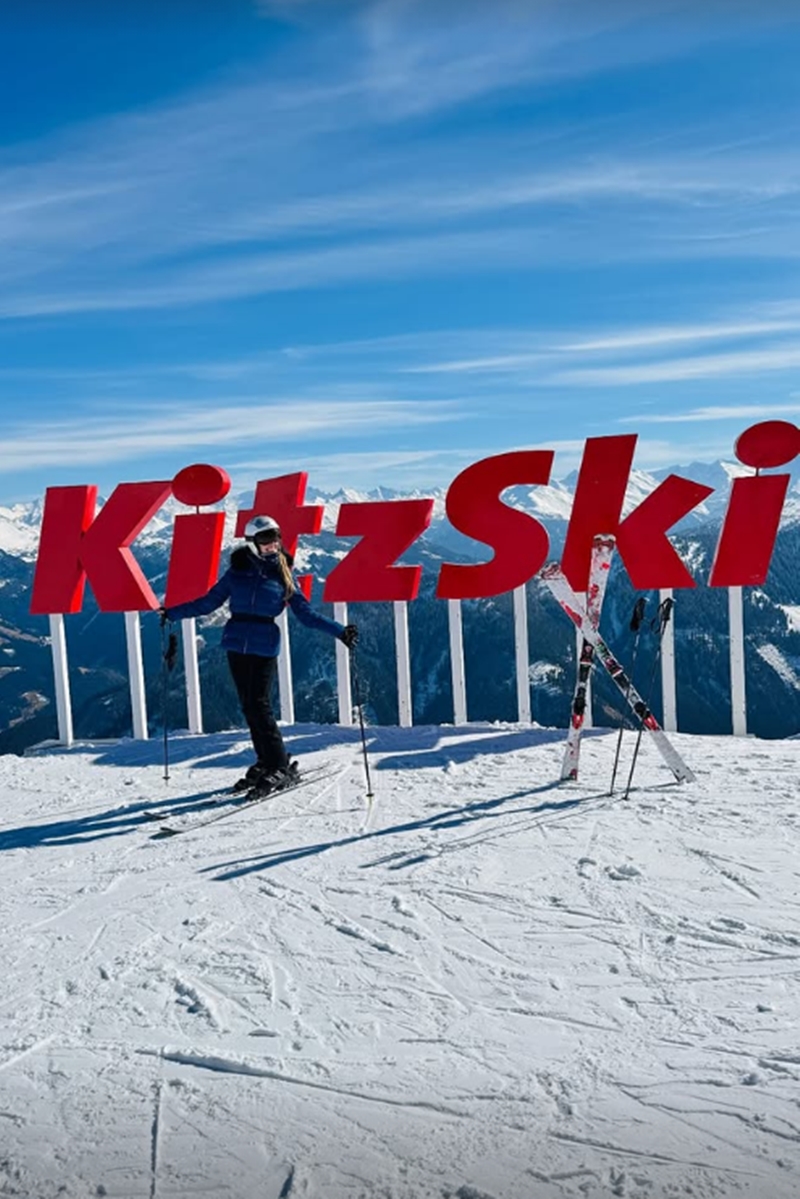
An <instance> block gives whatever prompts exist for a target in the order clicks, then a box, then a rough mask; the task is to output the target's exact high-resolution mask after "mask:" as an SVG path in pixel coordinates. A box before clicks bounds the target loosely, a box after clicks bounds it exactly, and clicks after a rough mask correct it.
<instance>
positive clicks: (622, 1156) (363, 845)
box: [0, 726, 800, 1199]
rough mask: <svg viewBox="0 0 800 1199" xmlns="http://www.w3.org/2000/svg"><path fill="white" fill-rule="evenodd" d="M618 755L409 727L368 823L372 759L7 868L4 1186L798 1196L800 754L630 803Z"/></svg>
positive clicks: (106, 790) (511, 732)
mask: <svg viewBox="0 0 800 1199" xmlns="http://www.w3.org/2000/svg"><path fill="white" fill-rule="evenodd" d="M334 735H335V734H334V733H333V732H331V733H329V734H328V736H329V737H333V736H334ZM213 740H214V739H213V738H211V739H209V741H211V742H212V743H213ZM614 742H615V739H614V737H613V735H608V736H605V737H604V736H597V735H595V736H588V737H587V738H586V741H585V745H584V749H583V755H582V758H583V763H582V769H583V773H584V775H585V777H586V779H587V780H588V783H589V785H585V786H584V785H583V784H582V783H579V784H577V785H576V784H572V785H569V786H567V787H555V786H553V780H554V779H556V778H557V777H558V773H559V769H560V759H561V748H562V742H561V739H560V737H557V736H554V735H553V734H552V733H549V732H546V731H545V732H542V733H540V734H537V731H536V730H519V729H517V728H515V727H514V726H509V727H508V728H502V727H497V726H468V727H466V728H459V729H452V730H445V729H436V730H419V729H412V730H386V731H382V732H381V734H380V736H379V738H378V741H377V744H376V747H375V749H374V751H373V766H372V769H373V782H374V786H375V791H376V802H375V806H374V808H373V810H372V812H371V814H370V819H369V822H367V821H366V820H365V807H364V802H363V784H362V782H361V780H360V778H359V777H358V774H357V772H356V771H354V770H353V769H352V766H353V765H355V764H356V762H357V758H354V756H353V747H352V746H347V747H345V748H343V749H341V748H340V749H339V750H335V751H334V752H339V753H340V756H341V761H342V766H343V767H344V765H345V764H346V763H348V762H349V763H350V766H351V770H350V773H349V774H343V775H342V777H341V778H339V779H338V780H337V781H336V783H335V785H333V786H332V787H330V788H329V789H328V790H327V791H326V790H325V789H324V788H320V789H319V790H318V791H317V790H315V789H314V788H313V787H311V788H310V794H309V795H308V797H305V796H304V795H303V793H302V792H301V793H298V795H297V796H296V797H295V798H294V799H293V798H292V796H291V793H287V795H286V796H284V797H283V798H281V797H276V799H275V800H274V801H271V802H270V803H268V804H265V805H260V806H259V807H257V808H254V809H252V811H251V812H249V813H246V812H244V811H243V812H242V813H241V816H233V817H232V818H231V819H230V820H225V821H222V822H220V823H219V824H218V825H217V826H212V827H211V828H209V829H207V830H201V831H198V833H197V834H191V835H187V836H186V837H182V838H179V839H176V840H175V841H171V842H162V843H155V844H154V843H152V842H150V841H149V839H147V836H146V830H145V831H143V830H137V829H136V828H135V827H133V826H132V827H131V829H130V830H129V831H128V832H127V833H126V834H125V835H124V836H122V835H120V836H116V837H113V838H109V839H98V840H88V841H86V842H84V843H80V842H77V843H69V844H66V843H65V844H63V845H58V846H56V845H49V846H44V845H41V846H38V847H36V848H32V847H24V846H20V847H19V848H17V849H14V850H13V851H9V852H8V853H7V854H6V857H5V860H4V865H5V866H6V870H7V874H8V877H9V887H8V889H7V890H6V891H4V893H3V894H2V895H0V919H2V921H3V927H5V928H6V929H7V930H13V934H10V933H7V934H6V938H7V943H6V945H5V947H4V951H5V955H6V960H7V961H8V963H9V969H8V972H7V976H6V979H5V981H4V983H3V984H2V987H0V1015H2V1017H3V1019H4V1023H5V1025H6V1027H8V1028H10V1029H13V1032H12V1033H10V1034H6V1036H5V1037H3V1038H0V1129H2V1132H3V1134H4V1140H5V1141H7V1143H8V1148H7V1149H4V1150H3V1151H2V1152H0V1193H6V1192H7V1193H9V1194H17V1195H25V1194H30V1195H31V1196H34V1195H35V1196H36V1199H40V1197H41V1199H50V1196H51V1195H53V1196H54V1195H56V1194H57V1193H59V1191H58V1188H59V1186H60V1185H62V1183H63V1182H64V1180H65V1179H67V1183H68V1189H67V1190H66V1192H62V1193H66V1194H68V1195H69V1194H75V1195H84V1194H89V1193H92V1194H108V1195H114V1194H117V1195H120V1194H122V1195H125V1194H130V1195H134V1194H136V1195H148V1194H149V1196H150V1199H166V1196H178V1195H186V1194H200V1193H205V1192H207V1193H214V1194H215V1195H218V1196H220V1197H221V1199H250V1195H255V1194H258V1195H259V1196H260V1197H261V1196H263V1197H264V1199H288V1197H290V1196H291V1199H296V1197H297V1196H303V1197H304V1199H316V1197H317V1196H319V1197H320V1199H321V1197H322V1196H325V1199H353V1197H354V1196H364V1197H365V1199H366V1197H368V1199H373V1197H374V1199H420V1196H423V1195H424V1196H426V1197H427V1196H432V1197H433V1199H540V1197H541V1199H565V1197H568V1196H573V1197H575V1199H581V1196H586V1197H587V1199H601V1197H603V1199H604V1197H605V1196H609V1195H619V1196H626V1197H627V1199H662V1196H663V1197H664V1199H666V1197H668V1196H673V1195H674V1196H677V1195H678V1194H681V1193H689V1191H690V1190H691V1193H692V1194H694V1195H695V1196H699V1197H700V1199H722V1197H724V1199H728V1197H729V1196H736V1195H742V1196H755V1195H759V1196H760V1195H762V1194H769V1195H770V1197H771V1199H772V1197H774V1199H789V1196H790V1195H793V1194H794V1193H796V1190H797V1179H798V1177H799V1176H800V1119H798V1116H797V1111H798V1109H797V1104H796V1094H797V1090H796V1088H797V1082H798V1079H800V1054H798V1052H797V1045H796V1038H793V1036H792V1028H793V1027H794V1028H796V1022H797V1019H798V1016H800V1009H799V1008H798V1000H797V993H798V987H797V979H798V973H800V966H799V965H798V963H800V928H799V927H798V923H799V922H798V911H800V905H798V902H797V899H796V878H797V873H796V867H795V862H796V849H797V819H796V817H797V791H796V784H794V783H793V781H792V780H793V779H795V778H796V776H797V765H798V754H800V745H797V744H796V743H784V744H783V745H765V746H763V748H762V746H761V745H759V746H758V749H757V750H755V749H754V748H753V747H750V746H747V747H744V748H743V749H741V750H740V751H739V753H738V756H737V754H735V753H732V746H731V742H730V739H722V738H720V739H714V738H707V739H704V740H703V741H702V742H701V741H699V740H694V739H691V738H687V739H685V742H684V743H682V751H683V752H684V753H685V755H686V756H687V758H688V759H689V760H690V761H691V762H692V765H695V762H696V759H697V758H698V757H700V749H702V758H701V760H700V761H698V762H696V764H697V767H698V768H697V774H698V782H697V783H696V784H693V785H692V786H688V787H676V786H673V785H672V784H671V783H669V782H668V784H667V785H666V786H665V785H664V783H665V778H664V771H663V769H662V768H661V766H660V763H659V762H658V761H653V760H652V759H653V756H652V755H650V756H648V755H647V754H645V753H643V755H642V759H641V761H640V766H639V770H640V773H639V775H638V782H637V788H636V790H634V791H632V792H631V798H630V799H629V800H628V801H623V800H622V799H621V798H620V797H609V796H607V795H605V794H604V792H603V789H602V780H603V778H605V777H606V776H607V775H610V766H611V761H612V758H613V751H614ZM631 744H632V735H631V737H630V738H626V741H625V751H627V752H629V750H630V746H631ZM747 750H752V752H753V753H756V752H757V753H759V754H760V753H763V758H761V759H756V758H755V757H751V756H749V755H748V752H746V751H747ZM330 752H331V748H330V742H329V743H327V745H325V746H323V747H321V749H320V753H321V756H323V757H327V756H329V754H330ZM109 753H111V751H109ZM106 756H108V755H106ZM111 756H112V757H113V754H111ZM89 758H90V755H87V759H89ZM69 760H70V770H71V773H73V774H74V775H75V776H76V777H77V778H79V780H80V801H81V805H82V807H88V808H90V809H91V810H92V811H100V813H101V814H102V808H101V804H100V800H101V797H102V794H107V795H108V796H109V807H114V808H117V807H119V806H120V802H121V800H122V798H125V793H124V788H128V786H129V780H128V781H125V778H122V779H120V780H118V781H117V783H116V791H114V787H113V785H112V784H110V783H109V773H110V772H111V768H110V767H109V768H103V770H102V771H100V776H101V777H98V780H97V782H96V783H94V784H93V781H92V780H93V777H94V776H93V774H92V766H91V763H90V761H89V760H86V761H84V762H83V764H82V763H81V759H80V758H79V757H78V758H77V760H76V756H75V755H73V756H72V757H71V758H70V759H69ZM41 762H46V763H47V772H46V779H45V775H44V774H43V776H42V780H41V783H42V785H41V786H39V787H38V788H37V789H35V790H28V791H26V792H24V793H22V792H20V795H19V799H18V805H19V806H18V809H16V810H15V813H14V818H15V819H17V821H18V822H20V823H21V822H22V820H23V818H24V817H25V815H26V813H25V807H26V805H28V804H29V803H30V800H31V795H32V794H35V795H36V796H37V797H38V798H37V802H39V803H40V804H41V811H40V813H39V817H40V819H41V820H45V819H47V820H50V821H55V820H56V818H57V816H58V805H59V800H58V796H57V794H55V793H53V792H51V793H50V798H49V799H48V792H47V787H46V785H45V783H46V782H47V781H48V780H49V781H52V779H54V778H57V771H56V767H55V765H54V764H53V758H52V757H45V758H43V759H41ZM41 762H40V760H37V759H32V760H31V763H30V766H31V769H32V771H33V772H34V773H35V772H36V770H37V769H38V767H39V766H40V764H41ZM753 766H757V770H756V771H755V772H752V773H750V774H748V773H747V772H748V771H751V770H752V767H753ZM0 767H2V761H0ZM197 773H198V772H197V771H194V772H189V771H187V780H186V789H187V791H191V790H196V782H197V778H196V776H197ZM153 775H155V771H153ZM190 775H191V777H189V776H190ZM765 777H767V778H768V779H769V780H770V787H769V792H768V797H767V796H764V795H762V794H761V792H760V791H759V790H758V788H757V787H756V786H755V781H756V780H759V779H764V778H765ZM203 781H204V783H205V782H207V781H210V783H211V784H212V785H213V784H214V782H215V776H214V775H213V773H212V774H211V776H210V777H209V776H207V777H206V778H204V780H203ZM93 785H94V788H95V789H94V790H93ZM129 793H130V792H128V794H129ZM48 804H49V806H48ZM101 823H102V822H101ZM40 863H42V864H43V865H42V868H41V870H40V869H39V866H40ZM243 866H246V867H247V870H246V871H245V870H243V869H241V867H243ZM221 872H222V873H221ZM226 876H227V881H220V879H221V878H224V877H226ZM69 1187H71V1188H72V1189H71V1190H70V1189H69ZM26 1188H27V1189H26Z"/></svg>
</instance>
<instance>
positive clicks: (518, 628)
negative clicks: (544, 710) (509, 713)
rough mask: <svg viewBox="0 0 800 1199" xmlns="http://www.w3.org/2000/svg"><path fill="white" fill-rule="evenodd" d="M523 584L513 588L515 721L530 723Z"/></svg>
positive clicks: (526, 631) (529, 687)
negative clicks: (515, 683)
mask: <svg viewBox="0 0 800 1199" xmlns="http://www.w3.org/2000/svg"><path fill="white" fill-rule="evenodd" d="M526 595H527V593H526V589H525V584H524V583H523V584H522V586H521V587H515V588H514V651H515V654H516V663H517V720H518V721H519V722H520V724H530V722H531V684H530V677H529V672H530V652H529V649H528V604H527V598H526Z"/></svg>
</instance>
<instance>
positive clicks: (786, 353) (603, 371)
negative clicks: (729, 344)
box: [549, 345, 800, 387]
mask: <svg viewBox="0 0 800 1199" xmlns="http://www.w3.org/2000/svg"><path fill="white" fill-rule="evenodd" d="M797 366H800V346H797V345H791V346H770V347H769V348H767V349H752V350H740V351H736V352H735V353H729V354H707V355H697V356H695V357H691V358H669V359H665V360H663V361H661V362H640V363H635V364H631V365H623V366H602V367H589V368H586V369H582V368H581V369H577V370H564V371H557V372H555V373H554V374H553V375H552V376H551V378H550V380H549V381H550V382H551V383H557V384H561V385H572V386H579V387H635V386H638V385H640V384H643V383H647V384H652V383H679V382H685V381H686V380H691V379H708V378H711V377H715V378H721V377H723V376H731V375H735V376H739V375H743V374H752V375H758V374H761V373H762V372H763V371H784V370H789V369H791V368H793V367H797Z"/></svg>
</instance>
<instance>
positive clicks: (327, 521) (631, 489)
mask: <svg viewBox="0 0 800 1199" xmlns="http://www.w3.org/2000/svg"><path fill="white" fill-rule="evenodd" d="M748 473H752V472H750V471H748V468H747V467H744V466H742V465H741V464H740V463H738V462H721V461H720V462H714V463H708V462H691V463H689V464H688V465H685V466H673V467H668V468H665V469H663V470H658V471H654V472H652V473H651V472H648V471H644V470H639V469H633V470H632V471H631V474H630V479H629V481H628V487H627V491H626V495H625V504H624V508H623V513H624V514H626V515H627V513H628V512H630V511H631V510H632V509H633V508H635V507H636V506H637V504H639V503H641V501H642V500H643V499H645V498H646V497H647V496H648V495H649V494H650V493H651V492H652V491H653V490H654V489H655V488H656V487H657V486H658V484H659V483H660V482H661V481H662V480H663V479H665V478H666V477H667V475H670V474H678V475H681V476H683V477H684V478H689V479H693V480H695V481H696V482H698V483H705V484H706V486H708V487H713V488H714V492H713V494H712V495H711V496H709V497H708V499H707V500H706V501H705V502H704V503H702V504H698V506H697V507H696V508H695V509H694V510H693V511H692V512H691V513H690V514H689V516H688V517H686V519H685V520H684V521H683V522H682V523H681V525H679V526H678V527H677V531H679V532H684V531H687V530H691V529H693V528H700V527H702V526H704V525H707V524H709V523H711V524H714V523H719V522H720V521H721V520H722V517H723V515H724V512H725V507H726V504H727V502H728V495H729V492H730V484H731V481H732V480H733V479H736V478H739V477H740V476H742V475H745V474H748ZM789 473H790V474H791V476H792V481H791V483H790V488H789V494H788V496H787V499H786V504H785V507H784V512H783V521H782V523H783V524H784V525H787V524H791V523H794V522H796V521H798V520H800V467H795V468H793V469H791V470H790V471H789ZM577 479H578V475H577V472H576V471H573V472H572V473H571V474H569V475H567V476H566V477H565V478H564V479H561V480H555V481H553V482H551V483H550V484H548V485H547V486H538V485H537V486H525V485H520V486H517V487H511V488H509V489H508V490H507V491H506V492H505V493H504V495H503V499H504V501H505V502H506V503H508V504H511V505H514V506H517V507H520V508H522V509H523V510H524V511H526V512H529V513H530V514H531V515H532V516H535V517H536V518H537V520H539V521H541V522H542V524H543V525H544V526H545V527H546V528H547V529H548V531H549V532H551V533H552V534H555V536H556V541H557V542H560V541H561V540H563V533H564V530H565V528H566V525H567V523H568V521H569V517H570V513H571V511H572V502H573V498H574V494H575V486H576V483H577ZM446 494H447V492H446V488H431V489H428V490H424V491H423V490H414V491H402V492H401V491H397V490H395V489H393V488H390V487H378V488H374V489H372V490H369V491H359V490H357V489H356V488H352V487H341V488H339V489H338V490H336V491H332V492H331V491H327V492H326V491H322V490H320V489H318V488H316V487H313V486H309V488H308V490H307V494H306V501H305V502H306V503H307V504H323V505H324V508H325V513H324V518H323V525H322V528H323V531H327V532H330V533H332V532H334V530H335V528H336V521H337V518H338V514H339V508H340V506H341V505H342V504H352V503H367V502H374V501H380V500H396V499H419V498H422V497H426V498H430V499H433V501H434V509H433V518H432V520H431V526H430V531H429V534H428V536H429V537H430V538H431V539H432V540H434V541H435V542H436V544H437V545H439V546H442V547H444V546H448V545H451V544H452V545H453V546H454V548H456V549H457V551H458V552H460V553H462V554H465V555H467V556H468V557H469V556H472V555H478V554H480V553H482V551H481V550H480V547H477V546H476V545H475V543H474V542H472V541H471V540H470V539H468V538H465V537H462V535H461V534H459V533H458V532H457V531H456V530H454V529H453V528H452V526H451V525H450V524H449V521H448V520H447V514H446V510H445V500H446ZM103 501H104V497H100V498H99V500H98V509H99V508H101V507H102V504H103ZM252 503H253V493H252V492H251V491H244V492H238V493H235V494H234V493H232V494H230V495H229V496H227V497H226V499H225V500H224V501H223V504H222V508H223V509H224V511H225V513H226V516H227V518H228V519H227V521H226V530H225V544H226V545H229V544H230V543H231V541H232V540H233V535H234V526H235V521H236V514H237V513H238V512H239V511H240V510H241V509H245V508H250V507H252ZM43 507H44V499H43V497H42V498H40V499H36V500H35V501H32V502H30V503H19V504H14V505H12V506H11V507H5V508H3V507H0V552H3V553H7V554H13V555H14V556H15V557H19V558H22V559H24V560H26V561H32V560H34V559H35V557H36V552H37V547H38V539H39V529H40V526H41V520H42V511H43ZM185 510H186V509H185V507H184V506H183V505H181V504H179V503H178V502H177V501H175V500H168V501H167V503H166V504H164V506H163V507H162V508H161V509H160V510H159V511H158V512H157V513H156V514H155V516H154V517H153V518H152V520H151V521H150V522H149V524H148V525H147V526H146V527H145V529H144V530H143V531H142V533H141V534H140V536H139V538H138V539H137V542H136V544H137V546H150V547H152V546H158V545H164V544H167V543H168V542H169V541H170V539H171V537H172V522H173V520H174V517H175V515H177V514H178V513H179V512H182V511H185ZM306 540H308V539H306Z"/></svg>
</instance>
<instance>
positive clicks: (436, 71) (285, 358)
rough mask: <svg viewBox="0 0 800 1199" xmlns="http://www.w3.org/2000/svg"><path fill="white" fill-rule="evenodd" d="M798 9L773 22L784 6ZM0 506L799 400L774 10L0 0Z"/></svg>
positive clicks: (390, 479)
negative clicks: (209, 473) (52, 492)
mask: <svg viewBox="0 0 800 1199" xmlns="http://www.w3.org/2000/svg"><path fill="white" fill-rule="evenodd" d="M795 11H797V15H796V16H794V15H793V13H794V12H795ZM3 23H4V30H3V40H2V51H1V53H2V57H3V70H2V72H0V280H1V281H2V287H0V400H1V401H2V411H3V433H4V436H3V439H2V443H0V465H1V467H2V486H0V503H12V502H14V501H18V500H26V499H31V498H34V497H36V496H37V495H40V494H42V492H43V490H44V488H45V486H47V485H50V484H66V483H86V482H92V483H97V484H99V486H100V488H101V490H102V491H104V492H105V491H108V490H109V489H110V488H111V487H112V486H113V484H114V483H116V482H120V481H123V480H133V479H146V478H168V477H170V476H171V475H172V474H174V473H175V472H176V471H177V470H179V469H180V468H181V467H183V466H185V465H188V464H189V463H190V462H197V461H206V462H214V463H218V464H219V465H222V466H224V467H226V469H228V470H229V472H230V473H231V475H232V477H233V480H234V486H235V488H236V489H237V490H239V489H242V490H243V489H246V488H248V487H251V486H252V484H253V482H254V481H255V480H256V479H258V478H264V477H268V476H269V475H272V474H280V473H285V472H287V471H292V470H299V469H305V470H308V472H309V476H310V482H311V484H312V485H316V486H318V487H321V488H326V489H327V488H330V489H335V488H337V487H340V486H345V487H354V488H364V489H366V488H370V487H374V486H377V485H386V486H394V487H397V488H399V489H407V488H415V487H416V488H422V489H425V488H431V487H435V486H442V485H446V484H447V483H448V482H449V481H450V480H451V479H452V478H453V477H454V476H455V475H456V474H457V473H458V471H459V470H461V469H462V468H463V467H464V466H465V465H467V464H468V463H470V462H472V461H475V460H476V459H478V458H480V457H483V456H485V455H488V454H492V453H500V452H503V451H505V450H509V449H516V448H523V447H529V446H530V447H533V446H546V447H550V448H553V449H555V450H556V451H557V455H556V463H555V469H554V476H555V477H563V476H564V475H565V474H567V473H568V472H569V471H570V470H572V469H574V467H575V466H576V465H577V463H578V460H579V455H580V448H581V445H582V443H583V439H584V438H585V437H587V436H589V435H596V434H599V433H612V432H630V431H636V432H638V433H639V434H640V442H639V449H638V453H637V460H636V461H637V465H639V466H641V467H643V468H645V469H659V468H663V467H665V466H669V465H672V464H675V463H689V462H691V461H693V460H713V459H715V458H718V457H726V458H731V456H732V446H733V441H734V439H735V437H736V435H737V434H738V433H739V432H741V431H742V430H743V429H744V428H745V427H747V425H748V424H751V423H753V422H754V421H756V420H759V419H767V418H770V417H781V418H784V419H797V418H798V417H800V278H798V264H799V262H800V149H799V148H798V142H797V130H798V127H800V123H799V121H798V118H799V117H800V72H798V70H797V62H798V61H800V10H796V6H793V5H789V4H782V3H775V4H774V5H770V4H769V3H761V4H758V5H755V4H752V5H750V4H742V5H737V4H736V3H731V2H730V0H726V2H725V3H722V2H720V3H712V2H710V0H707V2H706V3H705V4H697V3H695V4H691V5H688V4H679V3H652V4H649V5H642V4H640V3H635V4H634V3H627V4H626V3H622V2H619V3H613V4H612V3H605V4H604V3H602V0H599V2H597V3H594V4H591V5H590V4H581V3H578V2H577V0H575V2H573V3H559V4H557V3H555V2H553V3H546V2H538V3H536V2H534V0H528V2H526V3H501V2H496V3H493V4H492V5H489V4H486V3H481V4H478V3H475V4H473V5H470V4H469V3H467V4H455V3H439V4H435V3H434V4H431V3H426V4H424V3H415V2H413V0H376V2H374V3H355V2H354V3H345V2H344V0H343V2H341V3H336V2H335V0H326V2H324V3H322V2H320V3H317V4H315V3H312V2H305V3H304V2H301V0H294V2H291V0H290V2H286V3H281V4H278V3H274V4H273V3H266V2H264V3H257V2H255V0H254V2H253V3H249V4H248V3H244V2H239V3H236V2H234V0H230V2H229V3H226V4H222V3H221V2H220V3H218V4H217V3H211V2H210V0H208V2H206V3H200V4H190V3H189V2H188V0H185V2H181V0H175V2H173V3H171V4H162V5H160V6H159V5H156V4H155V3H151V2H149V0H148V2H145V0H141V2H140V3H138V4H137V5H136V6H131V7H129V8H128V7H126V6H125V5H124V4H119V5H108V6H105V7H104V6H101V5H99V4H88V3H87V4H81V3H80V2H79V0H78V2H76V3H75V4H74V5H72V4H71V5H62V6H60V8H59V6H56V5H48V4H45V3H39V4H36V3H32V4H30V5H28V6H21V5H20V6H17V7H16V8H15V9H14V11H13V15H10V16H7V15H4V17H3Z"/></svg>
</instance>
